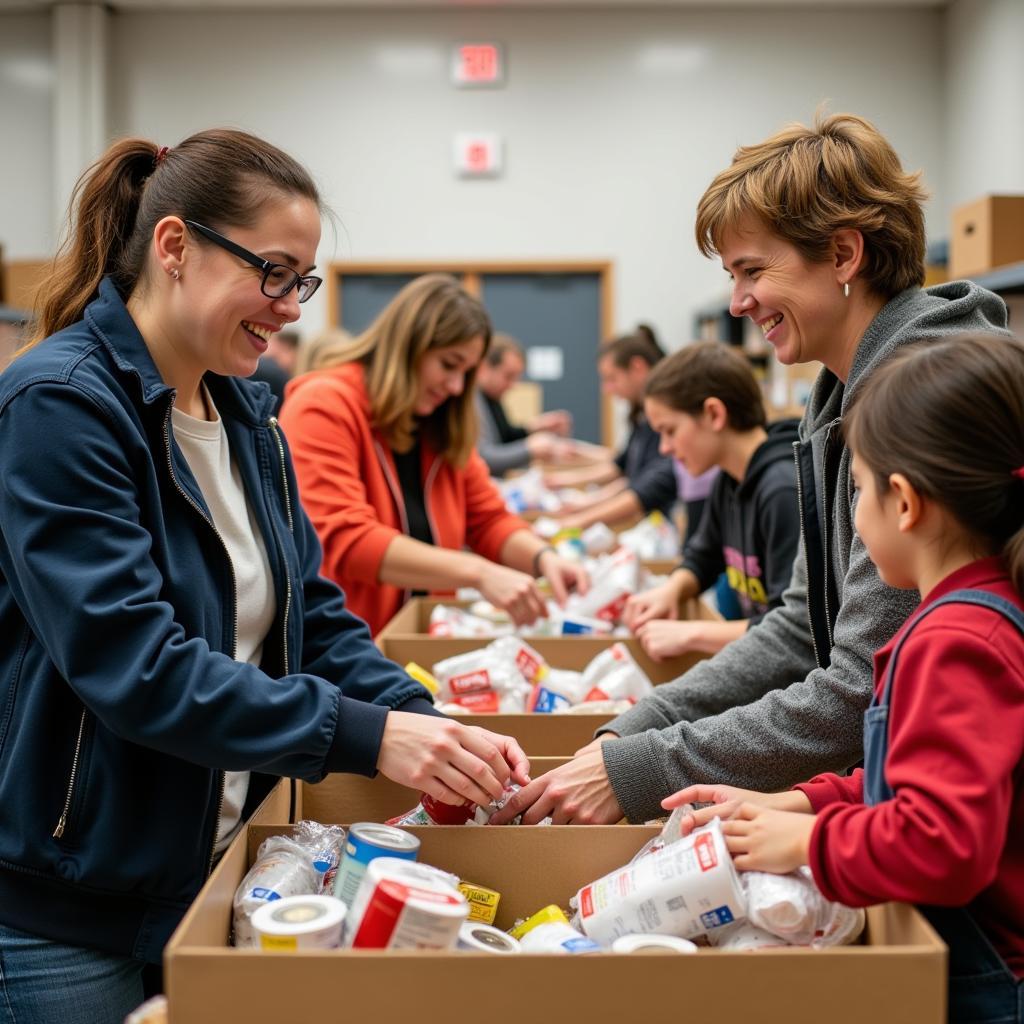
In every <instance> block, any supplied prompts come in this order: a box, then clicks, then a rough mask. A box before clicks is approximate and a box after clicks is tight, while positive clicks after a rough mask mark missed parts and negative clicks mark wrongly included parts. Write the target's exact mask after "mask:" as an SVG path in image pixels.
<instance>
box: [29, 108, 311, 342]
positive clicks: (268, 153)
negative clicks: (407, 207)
mask: <svg viewBox="0 0 1024 1024" xmlns="http://www.w3.org/2000/svg"><path fill="white" fill-rule="evenodd" d="M282 196H303V197H305V198H307V199H309V200H311V201H312V202H313V203H315V204H316V206H317V208H318V209H320V210H322V208H323V207H322V203H321V201H320V194H319V192H318V190H317V187H316V184H315V183H314V182H313V179H312V177H310V175H309V172H308V171H307V170H306V169H305V168H304V167H302V165H301V164H299V163H298V162H297V161H296V160H294V159H292V157H290V156H288V154H287V153H284V152H282V151H281V150H280V149H278V148H277V147H276V146H272V145H271V144H270V143H269V142H264V141H263V140H262V139H258V138H256V137H255V136H254V135H249V134H248V133H246V132H241V131H235V130H233V129H229V128H215V129H210V130H208V131H202V132H197V133H196V134H195V135H191V136H189V137H188V138H187V139H185V141H184V142H181V143H179V144H178V145H177V146H175V147H173V148H172V149H162V148H161V147H159V146H157V145H156V144H155V143H153V142H149V141H147V140H146V139H122V140H120V141H119V142H115V143H114V144H113V145H112V146H111V147H110V148H109V149H108V150H107V151H106V152H105V153H104V154H103V156H101V157H100V158H99V160H97V161H96V163H94V164H93V165H92V166H91V167H90V168H89V169H88V170H87V171H86V172H85V173H84V174H83V175H82V177H81V178H79V180H78V183H77V184H76V185H75V189H74V192H73V193H72V197H71V204H70V207H69V213H68V221H67V228H66V231H65V235H64V238H63V241H62V242H61V245H60V248H59V249H58V252H57V255H56V257H55V258H54V261H53V265H52V269H51V271H50V274H49V275H48V277H47V279H46V280H45V281H44V283H43V285H42V287H41V288H40V290H39V294H38V296H37V301H36V308H37V309H39V311H40V313H39V319H38V321H37V323H36V330H35V333H34V335H33V337H32V340H31V341H30V342H29V345H28V346H27V347H31V346H32V345H34V344H36V343H38V342H40V341H42V340H43V338H46V337H48V336H49V335H51V334H54V333H55V332H57V331H59V330H61V329H62V328H64V327H67V326H68V325H69V324H73V323H74V322H75V321H76V320H80V319H81V318H82V315H83V313H84V311H85V307H86V306H87V305H88V304H89V302H91V301H92V299H93V298H95V296H96V291H97V289H98V288H99V284H100V281H101V280H102V279H103V277H105V276H107V275H109V276H110V277H111V278H112V279H113V281H114V284H116V285H117V287H118V290H119V291H120V292H121V294H122V295H123V296H124V297H125V298H128V297H129V296H130V295H131V294H132V292H134V291H135V289H136V288H137V287H139V286H140V285H141V284H143V283H144V277H145V269H146V257H147V254H148V252H149V245H150V242H151V240H152V237H153V229H154V228H155V227H156V224H157V222H158V221H160V220H161V219H162V218H164V217H167V216H171V215H174V216H178V217H181V219H182V220H194V221H197V222H198V223H200V224H205V225H207V226H208V227H211V228H215V229H218V230H224V229H228V228H231V227H249V226H251V225H252V224H253V223H255V221H256V220H257V218H258V216H259V213H260V210H261V208H262V206H263V204H264V203H265V202H267V201H268V200H271V199H277V198H280V197H282Z"/></svg>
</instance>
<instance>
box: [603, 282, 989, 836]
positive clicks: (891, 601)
mask: <svg viewBox="0 0 1024 1024" xmlns="http://www.w3.org/2000/svg"><path fill="white" fill-rule="evenodd" d="M1005 327H1006V307H1005V306H1004V304H1003V302H1002V300H1001V299H1000V298H999V297H998V296H996V295H993V294H992V293H991V292H988V291H986V290H985V289H983V288H979V287H977V286H976V285H974V284H971V283H970V282H968V281H954V282H951V283H949V284H944V285H939V286H937V287H934V288H929V289H926V290H922V289H920V288H909V289H907V290H906V291H904V292H901V293H900V294H899V295H897V296H896V297H895V298H893V299H892V300H891V301H890V302H888V303H887V304H886V305H885V306H884V307H883V308H882V309H881V311H880V312H879V313H878V315H877V316H876V317H875V319H874V320H873V321H872V322H871V324H870V326H869V327H868V329H867V331H866V332H865V334H864V337H863V338H862V339H861V341H860V345H859V346H858V348H857V353H856V355H855V356H854V361H853V366H852V367H851V369H850V376H849V379H848V380H847V382H846V384H845V386H844V385H843V383H842V382H841V381H840V380H839V379H838V378H837V377H836V376H835V375H834V374H833V373H831V372H830V371H829V370H822V372H821V374H820V375H819V376H818V379H817V380H816V381H815V384H814V389H813V391H812V393H811V398H810V401H809V403H808V406H807V411H806V413H805V415H804V418H803V420H802V422H801V424H800V434H799V437H800V440H799V441H798V442H797V443H796V444H795V445H794V453H795V456H796V462H797V476H798V497H799V500H800V503H801V530H800V532H801V539H802V545H801V550H800V551H799V553H798V555H797V558H796V561H795V563H794V566H793V578H792V581H791V582H790V585H789V588H788V590H787V591H786V593H785V594H784V595H783V603H782V605H781V607H778V608H776V609H774V610H773V611H771V612H770V613H769V614H768V615H767V616H766V617H765V618H764V619H763V620H762V621H761V623H760V625H758V626H757V627H756V628H754V629H751V630H749V631H748V632H747V633H745V634H744V635H743V636H742V637H740V638H739V639H738V640H735V641H734V642H733V643H731V644H729V646H728V647H726V648H725V649H724V650H723V651H721V652H720V653H718V654H717V655H715V657H713V658H711V659H709V660H707V661H703V662H701V663H700V664H699V665H697V666H695V667H694V668H693V669H691V670H690V671H689V672H687V673H686V675H684V676H682V677H681V678H679V679H676V680H674V681H673V682H671V683H666V684H664V685H662V686H659V687H657V688H656V690H655V691H654V693H653V694H652V695H651V696H649V697H645V698H644V699H643V700H642V701H640V702H639V703H638V704H637V705H636V706H635V707H633V708H631V709H630V710H629V711H627V712H626V713H625V714H623V715H620V716H619V717H618V718H616V719H614V720H613V721H611V722H609V723H608V725H607V726H605V727H604V728H603V729H602V730H600V731H601V732H603V731H610V732H615V733H618V734H619V736H620V737H621V739H617V740H612V741H609V742H607V743H605V744H604V745H603V747H602V753H603V756H604V764H605V768H606V770H607V772H608V778H609V779H610V781H611V784H612V788H613V789H614V791H615V795H616V797H617V798H618V801H619V804H620V805H621V807H622V809H623V811H624V812H625V815H626V817H627V819H628V820H629V821H631V822H639V821H645V820H647V819H649V818H653V817H657V816H658V815H660V814H663V813H664V812H663V811H662V810H661V807H660V801H661V800H662V799H663V798H664V797H666V796H667V795H668V794H669V793H672V792H674V791H675V790H677V789H681V788H683V787H684V786H689V785H692V784H693V783H706V782H709V783H727V784H730V785H734V786H742V787H744V788H747V789H756V790H759V791H762V792H772V791H775V790H781V789H785V788H787V787H789V786H792V785H793V784H795V783H797V782H802V781H804V780H806V779H809V778H811V776H813V775H815V774H817V773H819V772H824V771H843V770H845V769H847V768H849V767H850V766H851V765H854V764H856V763H857V762H858V761H860V759H861V755H862V750H861V741H862V734H863V730H862V725H863V716H864V711H865V710H866V709H867V706H868V704H869V703H870V701H871V693H872V656H873V655H874V653H875V651H876V650H878V649H879V648H880V647H882V646H883V645H884V644H886V643H887V642H888V641H889V640H890V639H891V638H892V636H893V634H894V633H895V632H896V630H897V629H899V627H900V626H901V625H902V623H903V622H904V621H905V620H906V618H907V616H908V615H909V614H910V613H911V611H913V609H914V608H915V607H916V605H917V604H918V602H919V595H918V593H917V592H916V591H906V590H894V589H893V588H892V587H888V586H886V585H885V584H884V583H883V582H882V581H881V580H880V579H879V577H878V573H877V571H876V570H875V567H874V565H873V564H872V562H871V560H870V558H868V554H867V551H866V550H865V548H864V545H863V544H862V543H861V540H860V538H859V537H858V536H857V535H856V533H855V531H854V527H853V510H854V489H853V483H852V480H851V478H850V453H849V450H848V449H847V448H846V447H845V446H844V444H843V441H842V431H841V423H842V415H843V412H844V411H845V409H846V407H847V405H848V403H849V401H850V399H851V397H852V396H853V395H854V394H855V393H856V390H857V388H858V386H859V385H860V384H862V383H863V382H864V380H865V379H866V378H867V377H868V376H869V374H870V373H871V371H872V370H874V368H875V367H876V366H877V365H878V364H879V363H880V362H882V361H883V360H885V359H886V358H888V357H889V356H890V355H892V354H893V353H894V352H895V351H896V350H897V349H899V348H900V347H901V346H903V345H906V344H908V343H909V342H912V341H917V340H919V339H922V338H937V337H940V336H942V335H949V334H955V333H960V332H963V331H986V332H999V333H1004V334H1005V333H1006V331H1005Z"/></svg>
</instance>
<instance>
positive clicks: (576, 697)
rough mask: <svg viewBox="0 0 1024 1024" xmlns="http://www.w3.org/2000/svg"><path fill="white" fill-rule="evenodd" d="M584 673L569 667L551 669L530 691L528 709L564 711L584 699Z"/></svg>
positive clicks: (535, 710) (550, 711)
mask: <svg viewBox="0 0 1024 1024" xmlns="http://www.w3.org/2000/svg"><path fill="white" fill-rule="evenodd" d="M583 695H584V689H583V673H582V672H573V671H571V670H569V669H563V668H553V669H550V670H549V671H548V672H547V674H546V675H545V676H544V677H543V679H542V680H541V681H540V682H538V683H536V684H535V685H534V687H533V689H532V690H531V691H530V698H529V700H528V701H527V704H526V710H527V711H534V712H537V713H538V714H551V713H553V712H556V711H564V710H566V709H567V708H570V707H572V705H574V704H579V703H580V702H581V701H582V700H583Z"/></svg>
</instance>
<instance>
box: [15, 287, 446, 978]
mask: <svg viewBox="0 0 1024 1024" xmlns="http://www.w3.org/2000/svg"><path fill="white" fill-rule="evenodd" d="M206 384H207V386H208V387H209V389H210V392H211V394H212V395H213V398H214V402H215V403H216V406H217V410H218V411H219V413H220V414H221V416H222V418H223V421H224V425H225V429H226V431H227V435H228V440H229V444H230V448H231V453H232V457H233V458H234V459H235V460H236V461H237V463H238V466H239V469H240V472H241V475H242V479H243V482H244V485H245V490H246V494H247V497H248V500H249V503H250V505H251V508H252V511H253V514H254V516H255V519H256V521H257V523H258V525H259V529H260V532H261V533H262V535H263V538H264V541H265V543H266V548H267V552H268V556H269V560H270V566H271V571H272V573H273V578H274V587H275V591H276V595H277V609H278V611H277V615H276V618H275V621H274V624H273V626H272V627H271V629H270V632H269V633H268V635H267V638H266V641H265V643H264V648H263V663H262V665H261V666H260V667H258V668H257V667H256V666H254V665H249V664H245V663H240V662H237V661H235V660H234V657H233V654H234V642H235V635H234V634H235V607H234V592H235V591H234V580H233V577H232V568H231V563H230V559H229V558H228V555H227V551H226V549H225V547H224V545H223V542H222V541H221V539H220V537H219V535H218V534H217V532H216V530H215V529H214V527H213V524H212V520H211V518H210V515H209V511H208V509H207V507H206V504H205V502H204V500H203V496H202V494H201V492H200V490H199V488H198V486H197V484H196V482H195V479H194V477H193V476H192V473H191V471H190V470H189V467H188V464H187V463H186V461H185V459H184V457H183V455H182V453H181V451H180V450H179V449H178V447H177V445H176V443H175V441H174V437H173V432H172V431H171V428H170V425H169V421H170V414H171V405H172V403H173V400H174V391H173V390H172V389H171V388H169V387H167V386H166V385H165V384H164V383H163V381H162V379H161V378H160V375H159V373H158V371H157V369H156V366H155V365H154V363H153V361H152V359H151V358H150V355H149V352H148V350H147V348H146V345H145V342H144V341H143V339H142V337H141V335H140V334H139V332H138V330H137V329H136V327H135V324H134V322H133V321H132V319H131V317H130V316H129V314H128V311H127V309H126V308H125V306H124V303H123V302H122V300H121V298H120V296H119V295H118V293H117V291H116V289H115V288H114V286H113V284H112V283H111V282H110V281H109V280H106V281H104V282H103V283H102V284H101V286H100V291H99V296H98V298H97V299H96V300H95V301H93V302H92V303H91V304H90V305H89V306H88V307H87V309H86V311H85V316H84V319H83V320H82V321H79V322H78V323H75V324H73V325H72V326H70V327H68V328H67V329H66V330H63V331H61V332H60V333H58V334H56V335H54V336H53V337H51V338H49V339H47V340H46V341H44V342H43V343H42V344H41V345H39V346H37V347H36V348H34V349H33V350H32V351H30V352H29V353H27V354H26V355H24V356H22V357H21V358H20V359H17V360H15V362H14V363H12V364H11V366H10V367H9V368H8V369H7V370H5V371H4V372H3V373H2V374H0V637H2V640H0V921H2V922H3V923H4V924H6V925H8V926H9V927H12V928H17V929H21V930H23V931H26V932H29V933H31V934H35V935H40V936H42V937H44V938H49V939H53V940H55V941H59V942H67V943H72V944H76V945H81V946H88V947H91V948H98V949H104V950H109V951H111V952H115V953H120V954H123V955H127V956H135V957H138V958H139V959H143V960H149V961H153V962H157V961H158V960H159V957H160V953H161V950H162V948H163V946H164V944H165V942H166V941H167V939H168V937H169V936H170V934H171V932H172V930H173V929H174V927H175V926H176V925H177V923H178V921H179V920H180V918H181V916H182V915H183V913H184V911H185V909H186V908H187V906H188V904H189V902H190V901H191V900H192V899H193V897H194V896H195V895H196V893H197V891H198V890H199V888H200V886H201V885H202V884H203V882H204V880H205V879H206V877H207V875H208V873H209V870H210V866H211V864H212V859H213V846H214V837H215V832H216V828H217V818H218V813H219V808H220V801H221V795H222V786H223V772H224V771H225V770H230V771H245V770H248V771H251V772H253V773H256V774H253V776H252V777H251V781H250V788H249V799H248V802H247V805H246V809H245V813H249V812H250V811H251V810H252V809H253V808H254V807H255V805H256V803H257V802H258V801H259V800H261V799H262V798H263V797H264V796H265V795H266V794H267V793H268V792H269V790H270V788H271V787H272V785H273V783H274V781H275V779H276V777H280V776H288V777H293V778H300V779H305V780H307V781H310V782H315V781H318V780H319V779H322V778H323V777H324V775H325V774H326V773H327V772H338V771H344V772H356V773H359V774H364V775H372V774H373V773H374V771H375V765H376V762H377V757H378V752H379V747H380V742H381V736H382V734H383V730H384V721H385V718H386V716H387V713H388V710H389V709H391V708H398V707H401V709H402V710H403V711H419V712H425V713H431V712H432V711H433V708H432V705H431V704H430V698H429V695H428V693H427V691H426V690H425V689H423V688H422V687H421V686H420V685H419V684H418V683H415V682H414V681H413V680H411V679H410V678H409V676H408V675H406V674H405V673H404V672H403V671H402V670H401V669H400V668H399V667H398V666H397V665H395V664H393V663H392V662H390V661H387V660H386V659H385V658H384V657H383V656H382V655H381V654H380V653H379V652H378V651H377V649H376V648H375V647H374V646H373V643H372V642H371V639H370V635H369V632H368V630H367V629H366V626H365V625H364V623H363V622H362V621H361V620H360V619H358V618H356V617H355V616H353V615H351V614H350V613H349V612H348V611H346V609H345V606H344V598H343V596H342V593H341V591H340V590H339V589H338V588H337V586H335V584H333V583H331V582H329V581H327V580H325V579H323V578H322V577H321V576H320V575H319V566H320V545H319V543H318V541H317V537H316V534H315V532H314V530H313V527H312V526H311V524H310V522H309V520H308V519H307V517H306V515H305V513H304V512H303V511H302V508H301V506H300V504H299V501H298V493H297V488H296V483H295V477H294V474H293V471H292V464H291V459H290V456H289V454H288V451H287V448H286V446H285V441H284V438H283V436H282V435H281V433H280V431H279V430H278V429H277V423H276V420H274V419H273V418H272V417H271V416H270V410H271V409H272V407H273V399H272V396H271V394H270V391H269V390H268V389H267V387H266V386H265V385H263V384H252V383H248V382H246V381H241V380H237V379H235V378H231V377H219V376H216V375H213V374H207V377H206Z"/></svg>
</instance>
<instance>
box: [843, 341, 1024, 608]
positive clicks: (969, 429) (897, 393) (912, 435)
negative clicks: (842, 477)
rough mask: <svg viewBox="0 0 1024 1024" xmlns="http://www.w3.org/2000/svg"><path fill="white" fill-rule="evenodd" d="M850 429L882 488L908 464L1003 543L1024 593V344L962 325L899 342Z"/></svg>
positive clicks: (930, 489)
mask: <svg viewBox="0 0 1024 1024" xmlns="http://www.w3.org/2000/svg"><path fill="white" fill-rule="evenodd" d="M843 430H844V432H845V435H846V439H847V443H848V444H849V445H850V447H851V448H852V449H853V450H854V451H855V452H856V453H857V455H858V457H859V458H860V459H862V460H863V461H864V463H865V464H866V465H867V467H868V468H869V469H870V470H871V472H872V473H873V474H874V477H875V484H876V487H877V489H878V492H879V494H885V493H887V492H888V490H889V476H890V475H891V474H893V473H902V474H903V475H904V476H905V477H906V478H907V479H908V480H909V481H910V482H911V484H913V485H914V487H915V488H916V489H917V490H918V491H920V492H921V493H922V494H923V495H925V496H926V497H928V498H930V499H932V500H933V501H935V502H936V503H937V504H939V505H942V506H943V507H944V508H946V509H948V510H949V512H950V513H951V514H952V515H953V516H954V517H955V518H956V520H957V521H958V522H959V523H960V524H961V525H962V526H963V528H964V529H965V530H967V531H968V532H969V533H970V534H971V535H972V536H974V537H975V538H976V539H977V540H978V541H979V542H980V543H981V544H982V545H983V546H984V547H985V548H986V549H988V550H990V551H992V552H993V553H1000V554H1001V555H1002V556H1003V557H1004V558H1005V560H1006V562H1007V564H1008V567H1009V573H1010V578H1011V579H1012V581H1013V585H1014V587H1016V589H1017V591H1018V592H1019V593H1021V594H1024V479H1021V475H1020V473H1019V472H1018V471H1020V470H1021V469H1022V468H1024V344H1022V343H1021V342H1020V341H1017V340H1016V339H1009V338H1004V337H1000V336H998V335H985V334H978V335H966V334H965V335H959V336H957V337H953V338H947V339H943V340H941V341H931V342H919V343H917V344H915V345H910V346H908V347H906V348H904V349H901V350H900V352H899V354H898V355H896V356H895V357H894V358H893V359H891V360H889V361H888V362H887V363H885V364H884V365H882V366H881V367H879V368H878V370H876V371H875V372H874V373H873V374H872V375H871V376H870V377H869V378H868V380H867V382H866V384H865V385H864V387H863V388H862V389H861V390H860V391H858V392H857V394H856V395H855V396H854V398H853V401H852V403H851V406H850V411H849V412H848V413H847V415H846V417H845V419H844V423H843Z"/></svg>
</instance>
